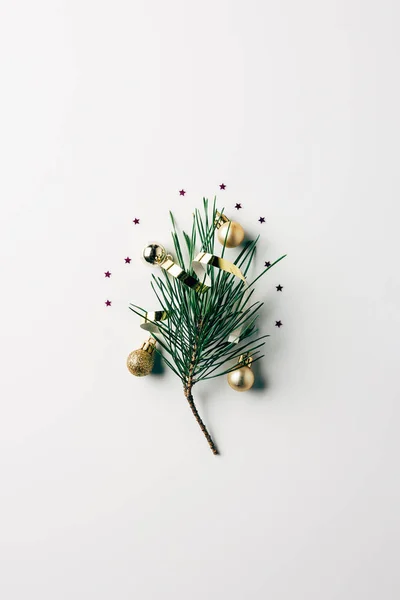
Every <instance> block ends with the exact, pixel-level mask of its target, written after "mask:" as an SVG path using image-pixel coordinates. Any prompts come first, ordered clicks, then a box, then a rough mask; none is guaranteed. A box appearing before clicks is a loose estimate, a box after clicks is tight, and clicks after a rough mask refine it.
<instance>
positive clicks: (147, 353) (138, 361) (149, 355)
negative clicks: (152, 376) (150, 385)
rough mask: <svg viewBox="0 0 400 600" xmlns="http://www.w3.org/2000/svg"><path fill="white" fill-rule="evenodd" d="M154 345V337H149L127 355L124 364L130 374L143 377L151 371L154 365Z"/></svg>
mask: <svg viewBox="0 0 400 600" xmlns="http://www.w3.org/2000/svg"><path fill="white" fill-rule="evenodd" d="M155 347H156V341H155V339H154V338H150V339H149V340H147V342H144V344H143V345H142V347H141V348H139V349H138V350H134V351H133V352H131V353H130V354H129V355H128V358H127V361H126V366H127V367H128V369H129V371H130V373H132V375H136V377H144V376H145V375H149V373H151V371H152V369H153V365H154V350H155Z"/></svg>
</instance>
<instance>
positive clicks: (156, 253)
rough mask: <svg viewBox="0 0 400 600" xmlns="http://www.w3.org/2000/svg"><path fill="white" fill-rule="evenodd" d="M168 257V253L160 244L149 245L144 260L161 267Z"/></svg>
mask: <svg viewBox="0 0 400 600" xmlns="http://www.w3.org/2000/svg"><path fill="white" fill-rule="evenodd" d="M166 257H167V252H166V250H165V248H164V247H163V246H161V245H160V244H149V245H148V246H146V248H145V249H144V250H143V258H144V260H145V261H146V262H148V263H150V264H151V265H160V264H161V263H162V262H163V261H164V260H165V259H166Z"/></svg>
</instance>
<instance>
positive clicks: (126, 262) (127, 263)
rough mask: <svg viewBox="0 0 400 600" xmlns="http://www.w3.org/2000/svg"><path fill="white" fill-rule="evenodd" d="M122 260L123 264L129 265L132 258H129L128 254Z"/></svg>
mask: <svg viewBox="0 0 400 600" xmlns="http://www.w3.org/2000/svg"><path fill="white" fill-rule="evenodd" d="M124 260H125V264H126V265H129V263H130V262H131V260H132V259H131V258H129V256H127V257H126V258H125V259H124Z"/></svg>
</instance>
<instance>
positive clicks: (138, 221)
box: [132, 217, 140, 225]
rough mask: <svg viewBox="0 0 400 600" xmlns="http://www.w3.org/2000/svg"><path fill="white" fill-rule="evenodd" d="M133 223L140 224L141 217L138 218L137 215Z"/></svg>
mask: <svg viewBox="0 0 400 600" xmlns="http://www.w3.org/2000/svg"><path fill="white" fill-rule="evenodd" d="M132 223H135V225H139V223H140V219H136V217H135V218H134V219H133V221H132Z"/></svg>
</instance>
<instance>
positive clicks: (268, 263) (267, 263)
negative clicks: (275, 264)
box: [264, 260, 271, 269]
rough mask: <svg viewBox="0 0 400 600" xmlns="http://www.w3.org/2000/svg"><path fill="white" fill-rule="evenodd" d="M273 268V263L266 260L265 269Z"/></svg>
mask: <svg viewBox="0 0 400 600" xmlns="http://www.w3.org/2000/svg"><path fill="white" fill-rule="evenodd" d="M270 266H271V263H270V262H269V260H266V261H265V263H264V267H267V269H268V268H269V267H270Z"/></svg>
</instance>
